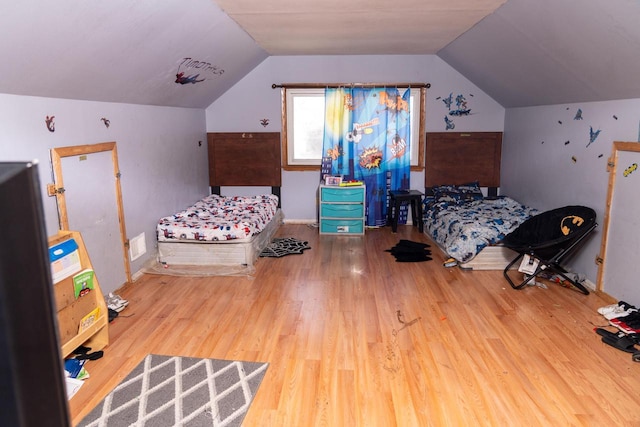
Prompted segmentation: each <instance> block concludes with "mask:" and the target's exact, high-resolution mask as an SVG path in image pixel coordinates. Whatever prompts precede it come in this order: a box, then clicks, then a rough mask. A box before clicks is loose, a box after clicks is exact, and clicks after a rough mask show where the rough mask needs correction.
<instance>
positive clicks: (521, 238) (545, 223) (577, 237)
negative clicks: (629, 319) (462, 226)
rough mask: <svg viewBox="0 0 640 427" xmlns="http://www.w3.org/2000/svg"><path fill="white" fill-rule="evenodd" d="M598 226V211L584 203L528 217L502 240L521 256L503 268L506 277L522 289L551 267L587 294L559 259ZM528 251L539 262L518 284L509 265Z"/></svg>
mask: <svg viewBox="0 0 640 427" xmlns="http://www.w3.org/2000/svg"><path fill="white" fill-rule="evenodd" d="M597 226H598V224H597V223H596V213H595V211H594V210H593V209H591V208H588V207H585V206H565V207H562V208H558V209H553V210H550V211H547V212H543V213H541V214H538V215H535V216H533V217H531V218H529V219H527V220H526V221H525V222H523V223H522V224H520V226H519V227H518V228H516V229H515V230H513V231H512V232H511V233H509V234H508V235H507V236H505V238H504V239H503V240H502V243H503V244H504V245H505V246H506V247H507V248H509V249H512V250H513V251H515V252H518V256H517V257H516V258H515V259H514V260H513V261H511V262H510V263H509V265H507V267H506V268H505V269H504V272H503V274H504V277H505V278H506V279H507V281H508V282H509V284H510V285H511V287H512V288H513V289H522V288H523V287H524V286H525V285H526V284H527V283H529V282H530V281H531V280H533V279H534V278H535V277H536V276H537V275H539V274H540V273H542V272H543V271H550V272H553V273H556V274H558V275H560V276H561V277H563V278H564V279H566V280H568V281H569V283H571V284H572V285H573V286H575V287H576V288H577V289H579V290H580V291H581V292H582V293H583V294H585V295H588V294H589V291H588V290H587V288H585V287H584V285H582V283H580V282H578V281H577V280H574V279H573V278H571V277H569V276H568V275H567V273H568V272H567V270H565V269H564V268H563V267H562V266H561V265H560V263H561V262H562V260H563V259H564V258H565V257H567V256H568V255H569V254H570V253H572V252H573V251H574V250H575V249H576V248H577V247H578V245H579V244H580V242H582V241H583V240H584V239H585V238H586V237H587V236H588V235H589V234H590V233H591V232H592V231H593V230H594V229H595V228H596V227H597ZM525 254H526V255H529V256H531V257H533V258H535V259H537V260H538V261H539V263H538V266H537V268H536V269H535V271H534V272H533V274H531V275H525V278H524V281H523V282H522V283H520V284H518V285H516V284H515V283H514V282H513V281H512V280H511V278H510V277H509V269H510V268H511V267H512V266H513V265H514V264H516V263H517V262H518V261H520V260H521V259H522V257H524V255H525Z"/></svg>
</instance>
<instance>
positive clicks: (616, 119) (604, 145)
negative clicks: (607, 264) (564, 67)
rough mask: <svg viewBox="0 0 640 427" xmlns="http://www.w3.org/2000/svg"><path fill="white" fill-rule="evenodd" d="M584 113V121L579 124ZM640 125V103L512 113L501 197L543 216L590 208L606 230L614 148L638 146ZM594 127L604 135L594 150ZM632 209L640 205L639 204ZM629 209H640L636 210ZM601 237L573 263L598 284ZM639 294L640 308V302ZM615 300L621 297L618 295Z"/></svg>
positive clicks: (507, 122) (509, 112)
mask: <svg viewBox="0 0 640 427" xmlns="http://www.w3.org/2000/svg"><path fill="white" fill-rule="evenodd" d="M578 109H581V110H582V120H575V119H574V118H575V116H576V113H577V111H578ZM639 119H640V99H632V100H621V101H606V102H592V103H582V104H567V105H552V106H542V107H529V108H513V109H508V110H507V111H506V118H505V131H504V132H505V133H504V143H503V147H502V177H501V178H502V179H501V181H502V186H501V193H502V194H507V195H510V196H512V197H514V198H515V199H517V200H519V201H521V202H523V203H525V204H528V205H530V206H534V207H536V208H538V209H541V210H543V211H544V210H549V209H553V208H557V207H561V206H566V205H572V204H577V205H584V206H589V207H591V208H593V209H594V210H595V211H596V213H597V215H598V222H599V223H600V224H602V221H603V219H604V214H605V210H606V199H607V187H608V179H609V174H608V172H607V159H608V157H610V155H611V150H612V143H613V142H614V141H633V142H637V141H638V138H639V135H638V132H639V128H638V126H639ZM590 127H592V128H593V130H594V131H596V130H598V129H599V130H600V134H599V136H598V137H597V139H595V141H594V142H593V143H591V144H589V141H590V138H589V137H590ZM587 145H588V146H587ZM629 203H632V204H634V205H637V201H633V200H630V201H629ZM629 209H635V208H634V206H631V205H630V206H629ZM601 232H602V227H599V228H598V229H596V232H595V233H593V234H592V236H591V238H590V239H589V241H588V243H587V245H586V246H585V247H583V248H582V249H581V250H580V252H578V253H576V256H575V258H574V259H571V260H570V262H569V264H570V266H571V267H572V270H573V271H575V272H576V273H580V274H584V275H586V277H587V278H588V279H589V280H591V281H592V282H593V283H595V282H596V281H597V272H598V267H597V265H596V264H595V258H596V255H599V252H600V242H601V235H602V234H601ZM610 244H615V242H610ZM638 289H639V291H638V294H637V295H636V300H637V301H636V302H640V288H638ZM604 290H605V292H609V291H610V290H608V289H604ZM611 295H612V296H614V297H615V292H614V293H612V294H611Z"/></svg>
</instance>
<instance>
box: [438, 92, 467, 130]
mask: <svg viewBox="0 0 640 427" xmlns="http://www.w3.org/2000/svg"><path fill="white" fill-rule="evenodd" d="M469 96H471V97H473V94H469ZM436 99H441V100H442V102H444V105H445V106H446V107H447V110H449V111H448V113H447V115H448V116H451V117H464V116H469V115H470V114H471V108H469V105H468V103H467V99H466V98H465V97H464V95H463V94H458V95H457V96H456V97H455V99H454V97H453V92H451V93H449V96H448V97H446V98H442V97H440V96H439V97H438V98H436ZM454 104H455V106H454ZM444 122H445V126H446V130H450V129H454V128H455V127H456V126H455V123H453V119H451V118H449V117H447V116H445V118H444Z"/></svg>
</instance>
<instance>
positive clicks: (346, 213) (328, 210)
mask: <svg viewBox="0 0 640 427" xmlns="http://www.w3.org/2000/svg"><path fill="white" fill-rule="evenodd" d="M320 216H321V217H325V218H326V217H331V218H362V217H363V216H364V205H363V204H362V203H360V204H348V205H343V204H333V205H332V204H327V203H323V204H322V205H321V206H320Z"/></svg>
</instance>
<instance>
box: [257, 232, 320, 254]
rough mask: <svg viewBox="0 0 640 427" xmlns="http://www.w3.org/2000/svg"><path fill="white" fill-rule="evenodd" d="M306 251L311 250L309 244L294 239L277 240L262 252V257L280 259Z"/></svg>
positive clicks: (283, 238)
mask: <svg viewBox="0 0 640 427" xmlns="http://www.w3.org/2000/svg"><path fill="white" fill-rule="evenodd" d="M305 249H311V247H310V246H309V242H303V241H302V240H298V239H294V238H293V237H282V238H275V239H273V240H272V241H271V243H269V245H268V246H267V247H266V248H264V249H263V250H262V252H260V256H261V257H271V258H280V257H283V256H285V255H291V254H301V253H302V251H304V250H305Z"/></svg>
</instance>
